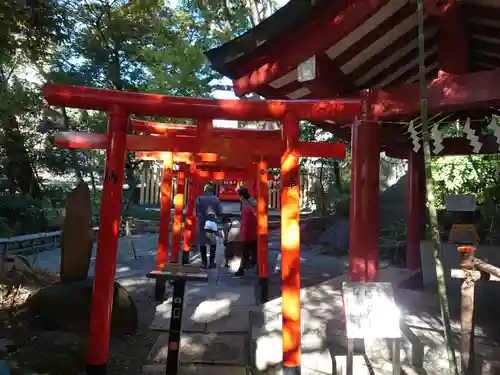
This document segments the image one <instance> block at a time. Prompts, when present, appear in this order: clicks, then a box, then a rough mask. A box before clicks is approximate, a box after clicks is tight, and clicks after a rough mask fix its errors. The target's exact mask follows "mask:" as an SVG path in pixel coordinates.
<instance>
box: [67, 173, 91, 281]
mask: <svg viewBox="0 0 500 375" xmlns="http://www.w3.org/2000/svg"><path fill="white" fill-rule="evenodd" d="M65 211H66V212H65V217H64V222H63V225H62V230H61V269H60V273H61V282H62V283H67V282H74V281H83V280H86V279H87V277H88V272H89V266H90V257H91V256H92V246H93V244H94V232H93V230H92V210H91V205H90V190H89V187H88V185H87V184H86V183H85V182H84V181H83V180H80V181H79V182H78V184H77V185H76V187H75V188H74V189H73V191H71V193H70V194H69V196H68V201H67V203H66V210H65Z"/></svg>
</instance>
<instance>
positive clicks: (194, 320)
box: [149, 300, 207, 332]
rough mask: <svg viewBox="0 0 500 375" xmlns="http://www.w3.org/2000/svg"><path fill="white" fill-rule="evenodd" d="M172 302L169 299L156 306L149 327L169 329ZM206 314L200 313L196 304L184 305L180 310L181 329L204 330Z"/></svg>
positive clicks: (157, 329)
mask: <svg viewBox="0 0 500 375" xmlns="http://www.w3.org/2000/svg"><path fill="white" fill-rule="evenodd" d="M171 312H172V304H171V301H170V300H167V301H165V302H163V303H162V304H160V305H158V306H157V307H156V312H155V316H154V318H153V322H152V323H151V325H150V326H149V328H150V329H153V330H156V331H168V330H169V329H170V316H171ZM206 322H207V316H206V315H205V314H201V313H200V311H199V308H198V306H195V305H186V306H184V309H183V312H182V330H183V331H187V332H200V331H201V332H202V331H204V330H205V327H206Z"/></svg>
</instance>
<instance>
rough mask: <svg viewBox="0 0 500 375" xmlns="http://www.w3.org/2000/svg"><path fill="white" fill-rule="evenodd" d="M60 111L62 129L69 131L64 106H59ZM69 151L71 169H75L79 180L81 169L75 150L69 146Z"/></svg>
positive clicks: (69, 127)
mask: <svg viewBox="0 0 500 375" xmlns="http://www.w3.org/2000/svg"><path fill="white" fill-rule="evenodd" d="M61 113H62V117H63V126H64V130H66V131H68V132H69V131H71V126H70V122H69V117H68V112H67V111H66V108H65V107H61ZM69 152H70V155H71V166H72V167H73V169H74V171H75V176H76V179H77V180H78V182H79V181H81V179H82V170H81V168H80V164H79V163H78V156H77V154H76V150H75V149H74V148H70V149H69Z"/></svg>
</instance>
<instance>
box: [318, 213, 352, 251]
mask: <svg viewBox="0 0 500 375" xmlns="http://www.w3.org/2000/svg"><path fill="white" fill-rule="evenodd" d="M317 244H319V245H325V246H329V247H333V248H335V249H344V248H347V247H348V246H349V218H348V217H347V218H342V219H339V220H336V221H335V222H334V223H333V224H332V225H331V226H330V227H329V228H328V229H327V230H325V231H324V232H323V233H322V234H321V235H320V236H319V238H318V241H317Z"/></svg>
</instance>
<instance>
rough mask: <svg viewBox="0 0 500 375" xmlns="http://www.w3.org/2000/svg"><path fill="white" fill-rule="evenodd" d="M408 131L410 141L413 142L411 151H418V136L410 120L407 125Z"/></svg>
mask: <svg viewBox="0 0 500 375" xmlns="http://www.w3.org/2000/svg"><path fill="white" fill-rule="evenodd" d="M408 132H409V133H410V138H411V142H412V143H413V152H418V150H420V147H421V146H420V137H419V136H418V134H417V131H416V130H415V127H414V126H413V121H410V125H408Z"/></svg>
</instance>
